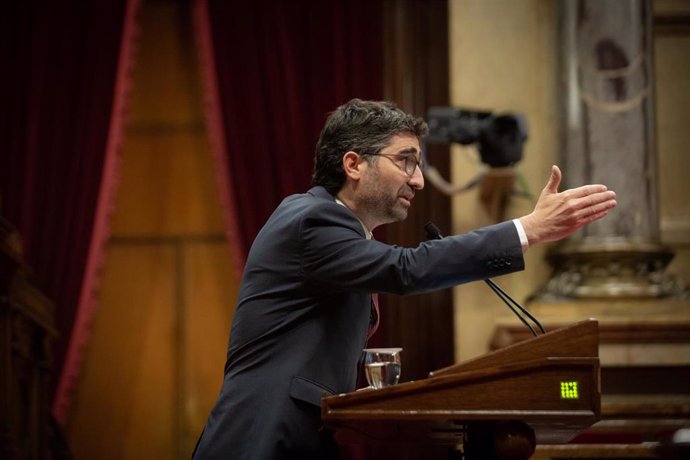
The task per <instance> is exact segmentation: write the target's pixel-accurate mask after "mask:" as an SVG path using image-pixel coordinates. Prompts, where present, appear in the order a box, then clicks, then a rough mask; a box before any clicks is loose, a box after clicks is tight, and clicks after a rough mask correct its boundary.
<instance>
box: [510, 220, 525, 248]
mask: <svg viewBox="0 0 690 460" xmlns="http://www.w3.org/2000/svg"><path fill="white" fill-rule="evenodd" d="M513 224H515V229H516V230H517V232H518V236H519V237H520V246H522V252H523V254H524V253H525V252H527V249H529V240H528V239H527V234H526V233H525V229H524V228H523V227H522V223H521V222H520V219H513Z"/></svg>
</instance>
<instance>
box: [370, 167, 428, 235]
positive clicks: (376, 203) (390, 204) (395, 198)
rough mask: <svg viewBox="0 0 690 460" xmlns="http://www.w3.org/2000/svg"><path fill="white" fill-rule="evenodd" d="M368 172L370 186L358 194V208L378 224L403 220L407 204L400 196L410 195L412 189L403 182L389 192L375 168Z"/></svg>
mask: <svg viewBox="0 0 690 460" xmlns="http://www.w3.org/2000/svg"><path fill="white" fill-rule="evenodd" d="M370 174H371V177H370V181H369V182H370V184H371V187H370V188H369V190H367V191H366V192H365V193H363V194H362V195H361V196H360V202H359V207H360V209H362V210H364V211H365V212H366V213H367V214H368V215H369V216H371V217H372V218H373V219H374V220H375V221H376V222H378V223H379V224H380V225H382V224H390V223H393V222H400V221H403V220H405V219H406V218H407V212H408V208H409V206H407V205H405V204H404V203H403V202H402V201H401V200H400V197H401V196H404V197H408V196H412V195H414V190H412V188H411V187H410V186H409V185H407V184H403V185H402V186H401V187H400V188H399V189H398V190H396V191H395V192H391V187H390V186H387V184H385V183H382V181H381V179H380V176H379V174H378V172H377V171H376V170H374V171H372V172H371V173H370Z"/></svg>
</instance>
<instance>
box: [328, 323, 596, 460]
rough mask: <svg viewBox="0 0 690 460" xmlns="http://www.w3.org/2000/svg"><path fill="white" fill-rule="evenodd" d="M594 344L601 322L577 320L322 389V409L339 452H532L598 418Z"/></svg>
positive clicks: (477, 459)
mask: <svg viewBox="0 0 690 460" xmlns="http://www.w3.org/2000/svg"><path fill="white" fill-rule="evenodd" d="M598 342H599V341H598V323H597V321H596V320H593V319H590V320H586V321H582V322H579V323H576V324H574V325H572V326H568V327H564V328H561V329H558V330H554V331H552V332H548V333H546V334H543V335H539V336H537V337H534V338H531V339H528V340H525V341H523V342H519V343H516V344H514V345H511V346H509V347H506V348H502V349H500V350H497V351H494V352H492V353H488V354H486V355H483V356H481V357H478V358H475V359H473V360H470V361H467V362H465V363H461V364H457V365H454V366H451V367H447V368H444V369H440V370H437V371H433V372H431V373H430V374H429V377H428V378H426V379H424V380H420V381H412V382H407V383H401V384H398V385H394V386H390V387H387V388H382V389H379V390H370V389H366V390H360V391H356V392H353V393H346V394H341V395H337V396H325V397H324V398H323V399H322V403H321V416H322V419H323V421H324V423H325V425H326V426H328V427H330V428H331V429H333V430H334V431H335V433H336V439H337V440H338V443H339V444H340V447H341V451H342V452H343V457H344V458H348V457H353V456H354V457H358V458H362V457H363V455H361V454H362V452H364V451H373V450H379V451H382V450H385V451H386V452H387V453H388V454H390V453H391V452H397V453H393V454H390V455H382V454H380V453H376V457H377V458H386V457H387V456H389V457H390V458H400V459H402V458H414V455H412V456H406V453H407V454H409V453H410V452H414V451H416V452H418V453H419V452H424V458H464V459H465V460H490V459H500V460H504V459H528V458H530V457H531V456H532V454H533V452H534V448H535V443H539V444H562V443H566V442H568V441H569V440H571V439H572V438H573V437H575V436H576V435H577V434H578V433H580V432H581V431H583V430H584V429H586V428H588V427H589V426H591V425H592V424H594V423H595V422H597V421H598V420H599V419H600V414H601V390H600V382H599V378H600V377H599V351H598V348H599V346H598V345H599V344H598ZM357 452H359V455H356V453H357ZM353 453H355V454H353Z"/></svg>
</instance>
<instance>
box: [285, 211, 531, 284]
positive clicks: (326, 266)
mask: <svg viewBox="0 0 690 460" xmlns="http://www.w3.org/2000/svg"><path fill="white" fill-rule="evenodd" d="M299 235H300V236H299V237H300V243H299V244H301V245H302V251H301V254H302V260H301V269H302V271H303V275H304V277H305V279H307V280H310V281H313V282H314V286H322V287H323V288H324V289H330V290H338V289H343V290H345V289H347V290H351V289H359V290H363V291H369V292H389V293H396V294H412V293H421V292H425V291H430V290H434V289H441V288H447V287H451V286H454V285H457V284H460V283H464V282H468V281H475V280H479V279H485V278H488V277H493V276H498V275H503V274H506V273H511V272H514V271H518V270H522V269H524V259H523V256H522V248H521V245H520V238H519V236H518V233H517V230H516V228H515V224H513V223H512V222H504V223H500V224H497V225H491V226H488V227H484V228H481V229H479V230H476V231H473V232H470V233H467V234H464V235H456V236H449V237H446V238H444V239H441V240H431V241H425V242H423V243H421V244H420V245H419V246H417V247H415V248H403V247H399V246H391V245H388V244H384V243H382V242H379V241H376V240H367V239H365V238H363V231H362V228H361V223H360V222H359V220H357V218H356V217H355V216H354V214H353V213H352V212H351V211H350V210H349V209H347V208H345V207H343V206H341V205H339V204H337V203H333V202H324V203H322V204H320V205H318V206H315V207H313V208H312V209H311V211H310V212H309V213H307V214H305V216H304V217H303V219H302V221H301V223H300V230H299Z"/></svg>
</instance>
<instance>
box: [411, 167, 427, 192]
mask: <svg viewBox="0 0 690 460" xmlns="http://www.w3.org/2000/svg"><path fill="white" fill-rule="evenodd" d="M408 184H410V187H412V188H413V189H415V190H421V189H423V188H424V174H423V173H422V168H421V167H420V166H419V165H417V167H416V168H414V173H412V175H411V176H410V180H409V181H408Z"/></svg>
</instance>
